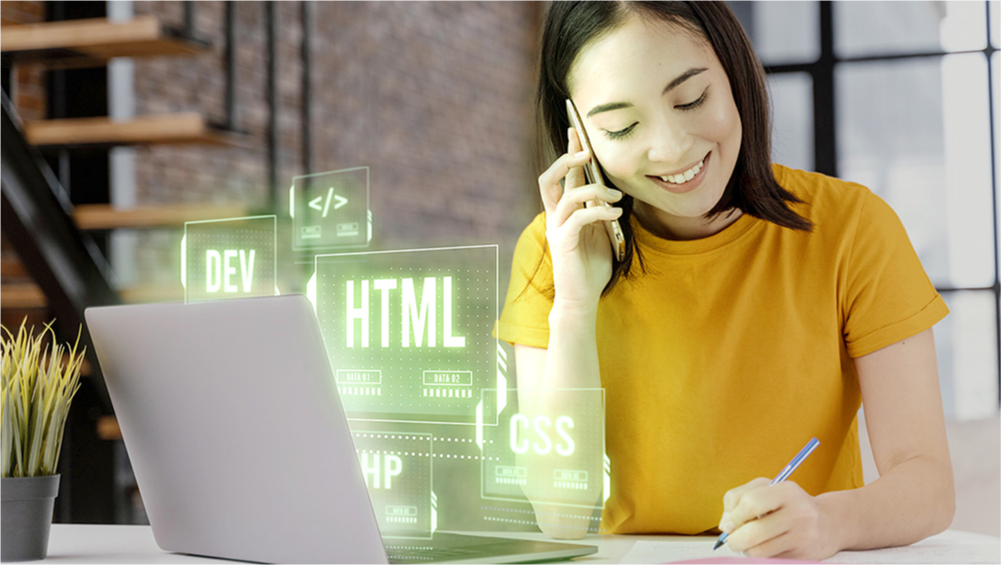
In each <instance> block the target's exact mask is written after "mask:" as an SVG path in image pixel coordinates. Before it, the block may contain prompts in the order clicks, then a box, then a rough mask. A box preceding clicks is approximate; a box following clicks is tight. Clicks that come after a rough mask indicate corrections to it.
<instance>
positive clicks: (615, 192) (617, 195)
mask: <svg viewBox="0 0 1001 565" xmlns="http://www.w3.org/2000/svg"><path fill="white" fill-rule="evenodd" d="M608 193H609V194H611V195H612V197H613V198H622V191H621V190H617V189H614V188H609V189H608Z"/></svg>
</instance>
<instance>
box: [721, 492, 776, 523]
mask: <svg viewBox="0 0 1001 565" xmlns="http://www.w3.org/2000/svg"><path fill="white" fill-rule="evenodd" d="M788 499H789V491H788V489H780V488H775V487H768V486H765V487H760V488H757V489H754V490H752V491H748V492H747V493H745V494H744V496H742V497H741V499H740V503H739V504H737V507H736V508H734V509H733V510H732V511H730V522H729V525H730V526H731V527H733V528H739V527H740V526H741V525H743V524H746V523H748V522H751V521H753V520H757V519H759V518H761V517H763V516H767V515H768V514H770V513H772V512H775V511H776V510H778V509H780V508H782V507H783V506H785V505H786V501H787V500H788ZM726 526H727V524H724V528H725V527H726Z"/></svg>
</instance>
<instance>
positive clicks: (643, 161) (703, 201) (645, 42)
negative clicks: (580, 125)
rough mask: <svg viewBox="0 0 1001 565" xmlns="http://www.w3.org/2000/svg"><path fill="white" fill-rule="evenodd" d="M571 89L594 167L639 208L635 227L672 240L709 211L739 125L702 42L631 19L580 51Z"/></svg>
mask: <svg viewBox="0 0 1001 565" xmlns="http://www.w3.org/2000/svg"><path fill="white" fill-rule="evenodd" d="M569 85H570V92H571V97H572V98H573V101H574V104H576V105H577V109H578V111H579V112H580V114H581V117H582V119H583V121H584V129H586V130H587V134H588V137H589V138H590V141H591V145H592V148H593V149H594V154H595V156H596V157H597V158H598V162H600V163H601V165H602V167H603V168H604V170H605V172H606V174H607V175H608V177H609V180H610V181H611V182H613V183H614V184H615V186H617V187H619V188H620V189H622V190H623V191H625V192H626V193H627V194H629V195H631V196H633V197H634V198H635V199H636V200H637V203H636V206H637V213H638V214H639V215H640V217H641V219H643V218H648V219H654V220H655V221H658V223H659V224H661V225H663V226H666V227H667V228H668V231H672V226H673V225H675V224H679V223H680V224H685V223H686V222H687V223H691V220H693V219H699V218H701V216H703V215H705V214H706V213H707V212H709V211H710V210H711V209H712V208H713V207H714V206H715V205H716V203H717V202H718V201H719V199H720V197H721V196H722V195H723V191H724V189H725V188H726V185H727V182H728V181H729V179H730V176H731V174H732V173H733V168H734V164H735V163H736V162H737V154H738V152H739V150H740V140H741V125H740V116H739V114H738V113H737V106H736V104H734V101H733V94H732V93H731V91H730V83H729V81H728V80H727V76H726V73H725V72H724V70H723V67H722V65H721V64H720V62H719V60H718V59H717V58H716V54H715V53H714V52H713V50H712V47H711V46H710V45H709V44H708V42H706V41H705V40H702V39H700V38H697V37H696V36H694V35H693V34H692V33H691V32H690V31H688V30H685V29H683V28H681V27H678V26H676V25H672V24H669V23H665V22H661V21H652V20H644V19H641V18H640V17H639V16H637V15H635V14H633V15H630V16H629V18H628V20H627V21H626V22H625V24H623V25H622V26H621V27H619V28H617V29H615V30H614V31H612V32H611V33H610V34H608V35H604V36H602V37H600V38H599V39H597V40H596V41H593V42H591V43H589V44H587V45H586V46H585V47H584V49H582V50H581V52H580V54H579V55H578V56H577V59H576V60H575V61H574V64H573V66H572V67H571V69H570V76H569ZM699 221H701V220H699Z"/></svg>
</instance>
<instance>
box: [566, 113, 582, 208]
mask: <svg viewBox="0 0 1001 565" xmlns="http://www.w3.org/2000/svg"><path fill="white" fill-rule="evenodd" d="M582 150H583V147H581V143H580V137H578V136H577V130H576V129H574V128H570V129H568V130H567V153H570V154H571V155H573V154H575V153H579V152H580V151H582ZM584 163H587V161H584ZM585 182H586V181H585V177H584V167H583V165H581V166H578V167H571V168H570V172H569V173H567V176H566V178H565V179H564V180H563V190H564V192H566V191H567V190H570V189H572V188H578V187H580V186H583V185H584V184H585Z"/></svg>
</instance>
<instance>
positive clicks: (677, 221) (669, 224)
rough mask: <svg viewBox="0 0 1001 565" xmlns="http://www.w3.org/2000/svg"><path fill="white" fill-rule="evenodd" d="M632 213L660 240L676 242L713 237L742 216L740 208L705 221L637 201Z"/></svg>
mask: <svg viewBox="0 0 1001 565" xmlns="http://www.w3.org/2000/svg"><path fill="white" fill-rule="evenodd" d="M633 212H634V213H635V214H636V219H637V220H638V221H639V223H640V225H641V226H643V228H644V229H646V230H647V231H648V232H650V233H652V234H653V235H655V236H657V237H659V238H662V239H670V240H676V241H688V240H693V239H702V238H704V237H709V236H711V235H715V234H717V233H719V232H721V231H723V230H724V229H726V228H727V227H728V226H729V225H730V224H732V223H734V222H736V221H737V220H738V219H739V218H740V217H741V216H742V215H744V212H743V211H742V210H741V209H740V208H732V209H730V210H729V211H726V212H723V213H722V214H720V215H718V216H716V217H715V218H713V219H711V220H706V219H705V218H704V217H702V216H699V217H697V218H685V217H682V216H673V215H671V214H668V213H667V212H664V211H663V210H658V209H656V208H654V207H653V206H650V205H648V204H646V203H644V202H639V201H636V205H635V207H634V208H633Z"/></svg>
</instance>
